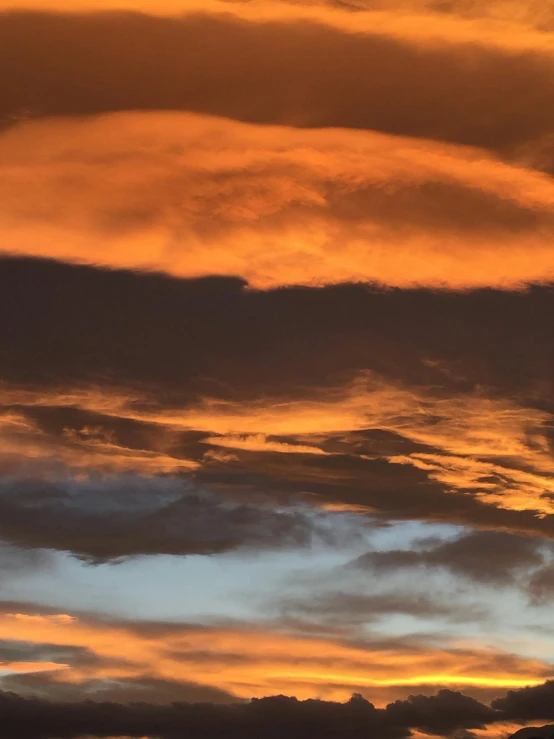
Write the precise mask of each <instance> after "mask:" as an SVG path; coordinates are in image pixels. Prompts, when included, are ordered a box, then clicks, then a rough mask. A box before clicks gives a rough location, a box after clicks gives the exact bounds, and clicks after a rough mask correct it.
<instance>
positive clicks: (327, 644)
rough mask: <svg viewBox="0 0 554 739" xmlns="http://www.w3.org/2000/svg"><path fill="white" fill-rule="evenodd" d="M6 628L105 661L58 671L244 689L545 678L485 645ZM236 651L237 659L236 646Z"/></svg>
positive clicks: (32, 620)
mask: <svg viewBox="0 0 554 739" xmlns="http://www.w3.org/2000/svg"><path fill="white" fill-rule="evenodd" d="M0 638H2V639H14V640H19V641H26V642H30V643H32V644H37V645H39V644H41V643H47V644H54V645H63V646H71V647H85V648H86V649H88V650H89V651H91V652H92V653H93V654H94V655H96V657H97V658H99V661H98V660H97V661H95V662H94V663H93V664H90V665H88V664H87V665H75V666H71V665H70V666H69V667H68V668H67V669H63V670H59V671H56V672H53V673H52V676H51V678H52V680H55V681H59V682H73V683H79V682H82V681H85V680H89V679H97V678H111V679H117V678H124V677H133V678H137V677H144V676H148V677H155V678H161V679H167V680H181V681H190V680H194V681H196V682H199V683H202V684H204V685H211V686H214V687H217V688H220V689H223V690H226V691H230V692H232V693H234V694H236V695H238V696H241V697H244V698H249V697H253V696H254V697H263V696H264V695H269V694H275V693H289V694H290V693H291V692H292V693H294V694H295V695H297V696H298V697H299V698H307V697H314V696H318V695H319V696H325V697H326V698H331V699H336V700H344V699H347V698H348V697H349V695H350V694H351V693H352V690H353V689H354V688H363V689H364V692H367V693H368V694H371V690H372V689H375V690H376V693H377V694H378V692H379V689H381V688H387V687H391V686H401V685H404V686H414V687H415V686H418V685H437V684H440V685H447V686H475V687H490V688H508V687H521V686H525V685H534V684H539V683H540V682H542V681H544V678H545V675H547V674H549V673H548V668H547V666H546V665H545V664H543V663H541V662H539V661H537V660H531V659H523V658H522V659H520V658H516V657H514V656H511V655H506V654H502V653H496V652H493V651H491V650H487V649H484V648H477V649H474V650H467V649H465V650H464V649H456V648H455V647H454V648H451V649H446V648H445V649H438V648H436V647H429V648H427V647H425V646H420V647H416V648H414V647H413V646H412V647H411V648H409V647H408V646H404V647H403V646H402V645H401V644H399V645H396V646H395V645H389V646H383V645H382V644H381V645H380V644H379V643H378V642H376V643H375V644H374V645H373V646H372V645H371V643H369V644H368V645H367V646H366V647H364V646H362V645H361V646H358V647H355V646H349V645H348V644H343V643H341V642H334V641H327V640H323V639H318V638H313V639H309V638H303V637H293V636H288V635H286V634H284V633H281V632H279V631H269V630H263V629H260V628H256V627H248V628H233V627H223V628H221V627H213V628H212V627H210V628H195V627H183V628H179V627H176V626H165V627H164V626H163V625H160V626H156V627H153V626H152V625H150V626H149V625H148V624H145V625H144V627H141V625H140V623H139V624H136V625H135V626H133V625H129V626H126V625H125V624H119V625H112V624H109V623H104V622H101V621H96V622H95V621H91V620H88V621H86V620H82V619H81V618H74V617H69V616H67V615H61V616H49V615H29V614H25V613H4V614H2V616H0ZM237 655H240V659H236V656H237Z"/></svg>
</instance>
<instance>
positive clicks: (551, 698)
mask: <svg viewBox="0 0 554 739" xmlns="http://www.w3.org/2000/svg"><path fill="white" fill-rule="evenodd" d="M492 706H493V708H495V709H496V710H497V711H501V712H502V715H503V717H505V718H506V719H516V720H521V721H523V720H529V721H536V720H540V719H552V718H554V681H553V680H549V681H547V682H546V683H544V684H542V685H536V686H533V687H529V688H522V689H521V690H509V691H508V693H507V694H506V696H505V697H504V698H497V699H496V700H494V701H493V702H492Z"/></svg>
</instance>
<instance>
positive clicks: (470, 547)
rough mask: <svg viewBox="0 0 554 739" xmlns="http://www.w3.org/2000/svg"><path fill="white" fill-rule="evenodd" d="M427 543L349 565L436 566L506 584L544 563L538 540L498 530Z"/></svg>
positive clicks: (379, 567) (381, 567)
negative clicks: (420, 546) (426, 544)
mask: <svg viewBox="0 0 554 739" xmlns="http://www.w3.org/2000/svg"><path fill="white" fill-rule="evenodd" d="M422 544H423V545H425V542H422ZM429 544H430V545H431V546H423V547H422V548H413V549H396V550H394V549H393V550H389V551H371V552H367V553H366V554H363V555H361V556H360V557H359V558H358V559H356V560H355V561H354V562H353V563H352V565H353V566H354V567H360V568H362V569H365V568H366V567H367V568H368V569H372V570H376V571H377V572H379V571H384V572H386V571H395V570H397V569H402V568H405V567H408V568H410V567H426V568H433V567H440V568H445V569H447V570H450V571H452V572H454V573H455V574H457V575H462V576H465V577H468V578H470V579H472V580H476V581H479V582H483V583H488V584H491V583H497V584H499V585H502V584H505V585H510V584H512V583H513V582H515V581H516V577H517V575H518V574H522V573H528V572H529V571H530V570H537V569H538V568H539V567H540V565H542V564H543V563H544V561H545V557H544V553H543V551H542V550H543V549H544V542H543V540H542V539H532V538H528V537H520V536H513V535H511V534H508V533H505V532H499V531H471V532H469V533H464V534H462V536H460V537H459V538H456V539H453V540H448V541H445V542H444V541H439V542H429Z"/></svg>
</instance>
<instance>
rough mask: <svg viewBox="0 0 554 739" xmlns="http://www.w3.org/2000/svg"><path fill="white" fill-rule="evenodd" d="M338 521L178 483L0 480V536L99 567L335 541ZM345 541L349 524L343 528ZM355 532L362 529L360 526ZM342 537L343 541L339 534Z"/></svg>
mask: <svg viewBox="0 0 554 739" xmlns="http://www.w3.org/2000/svg"><path fill="white" fill-rule="evenodd" d="M336 516H337V514H332V513H328V514H324V513H316V512H315V511H312V512H311V511H310V510H309V509H308V508H307V507H306V506H305V507H304V508H301V507H299V506H296V507H294V506H289V507H281V508H279V507H276V506H275V502H272V501H270V500H267V501H265V502H264V501H263V500H261V499H259V500H258V501H255V500H254V501H252V502H248V501H246V502H245V501H239V500H233V498H232V497H230V496H227V497H226V498H223V497H221V496H217V495H215V494H210V493H208V492H204V491H201V490H195V489H194V488H192V489H191V485H190V483H187V482H186V481H184V480H171V479H162V478H153V479H152V478H151V479H148V478H142V477H139V476H127V477H120V478H106V479H92V480H89V481H86V480H81V481H78V480H71V479H67V480H65V481H57V482H54V481H44V480H42V481H41V480H36V481H33V480H28V479H27V480H25V479H24V480H17V479H12V480H10V479H1V480H0V536H1V537H2V538H3V539H4V540H5V541H8V542H11V543H12V544H15V545H17V546H19V547H22V548H24V549H29V550H31V552H30V553H29V557H31V556H36V555H33V551H34V550H36V549H56V550H62V551H68V552H71V553H72V554H75V555H76V556H78V557H81V558H82V559H84V560H87V561H93V562H97V563H98V562H105V561H108V560H118V559H121V558H125V557H131V556H137V555H146V554H175V555H187V554H214V553H221V552H228V551H232V550H237V549H241V548H242V549H245V548H248V547H251V548H256V549H260V548H261V549H272V548H286V547H302V546H309V545H310V544H311V543H313V542H315V541H337V540H338V538H340V537H341V533H340V531H339V529H338V528H337V527H336V526H334V525H333V518H336ZM346 528H347V529H348V531H349V533H350V535H352V534H353V533H354V531H355V525H354V522H351V523H350V524H349V525H347V526H346ZM359 530H361V525H360V527H359ZM344 535H346V534H344Z"/></svg>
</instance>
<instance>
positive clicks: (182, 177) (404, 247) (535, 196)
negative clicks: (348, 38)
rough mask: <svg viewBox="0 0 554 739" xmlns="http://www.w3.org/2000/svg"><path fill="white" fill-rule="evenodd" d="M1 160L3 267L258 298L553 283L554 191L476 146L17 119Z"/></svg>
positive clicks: (177, 120)
mask: <svg viewBox="0 0 554 739" xmlns="http://www.w3.org/2000/svg"><path fill="white" fill-rule="evenodd" d="M0 155H1V156H2V159H3V165H2V168H1V171H0V174H1V178H0V182H1V185H0V195H1V198H2V202H3V203H4V206H3V208H2V210H1V212H0V226H1V228H2V234H3V238H2V251H3V253H4V254H6V255H10V254H11V255H14V254H18V255H24V256H32V257H49V258H54V259H58V260H62V261H68V262H72V263H84V264H90V265H100V266H103V267H107V268H117V269H122V268H123V269H132V270H138V271H141V270H142V271H161V272H166V273H168V274H171V275H173V276H178V277H188V278H191V277H202V276H210V275H220V276H236V277H240V278H242V279H244V280H246V281H247V282H248V284H249V285H250V286H252V287H255V288H261V289H268V288H275V287H280V286H283V285H312V286H322V285H329V284H337V283H344V282H366V283H374V282H377V283H381V284H384V285H388V286H395V287H403V288H406V287H414V286H415V287H417V286H421V285H423V286H430V287H433V288H453V289H468V288H477V287H484V286H493V287H500V288H504V289H505V288H512V289H520V288H522V287H524V286H525V285H526V284H528V283H531V282H548V281H552V280H553V279H554V259H553V258H552V250H551V248H550V243H551V235H552V232H553V228H554V185H553V184H552V181H551V180H550V178H549V177H548V176H547V175H545V174H543V173H540V172H538V171H535V170H532V169H525V168H523V167H521V166H514V165H511V164H508V163H506V162H504V161H501V160H499V159H495V158H494V157H492V156H490V155H488V154H486V153H485V152H483V151H480V150H475V149H468V148H461V147H455V146H449V145H446V144H440V143H433V142H429V141H420V140H417V139H401V138H398V137H396V136H387V135H384V134H377V133H374V132H362V131H345V130H328V131H327V130H324V131H321V130H297V129H293V128H287V127H261V126H251V125H246V124H240V123H236V122H232V121H226V120H221V119H216V118H208V117H199V116H194V115H190V114H184V113H181V114H179V113H156V114H153V113H149V114H148V113H140V114H139V113H128V114H120V115H112V116H104V117H100V118H94V119H83V120H76V121H74V120H71V119H70V120H63V119H58V120H49V121H43V122H31V123H26V124H22V125H18V126H15V127H13V128H11V129H9V130H8V131H5V132H4V134H3V135H2V136H0ZM338 243H340V244H341V249H340V250H337V248H336V245H337V244H338ZM530 253H531V254H532V255H533V258H532V259H529V254H530Z"/></svg>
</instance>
